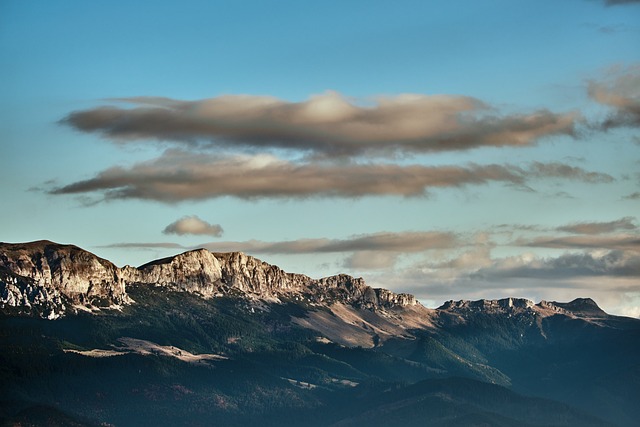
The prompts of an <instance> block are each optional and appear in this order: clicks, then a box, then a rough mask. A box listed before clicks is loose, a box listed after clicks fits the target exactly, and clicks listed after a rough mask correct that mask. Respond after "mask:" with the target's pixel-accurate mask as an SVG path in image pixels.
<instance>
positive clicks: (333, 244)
mask: <svg viewBox="0 0 640 427" xmlns="http://www.w3.org/2000/svg"><path fill="white" fill-rule="evenodd" d="M458 244H459V242H458V238H457V237H456V235H455V234H453V233H448V232H435V231H406V232H381V233H372V234H362V235H356V236H352V237H350V238H347V239H298V240H289V241H281V242H262V241H258V240H248V241H244V242H211V243H205V244H202V245H201V247H204V248H205V249H208V250H210V251H212V252H227V251H241V252H248V253H259V254H310V253H339V252H359V251H376V252H393V253H416V252H424V251H427V250H429V249H443V248H452V247H455V246H456V245H458Z"/></svg>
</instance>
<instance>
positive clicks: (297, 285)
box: [0, 241, 419, 311]
mask: <svg viewBox="0 0 640 427" xmlns="http://www.w3.org/2000/svg"><path fill="white" fill-rule="evenodd" d="M0 266H1V267H4V268H5V269H6V271H7V272H11V273H12V274H15V275H18V276H21V277H23V278H24V279H25V280H29V281H30V282H29V284H25V285H24V286H22V288H19V289H18V288H16V285H15V284H13V283H9V282H7V283H6V284H5V285H3V286H4V287H3V288H2V289H1V290H2V292H4V294H6V297H3V300H2V301H0V303H2V304H5V305H7V304H13V305H15V306H26V305H27V304H34V303H35V304H36V305H37V304H39V302H38V301H48V302H47V304H52V301H54V299H56V298H57V299H58V300H60V301H62V300H68V301H69V303H68V304H67V305H74V304H75V305H85V306H89V307H92V308H93V307H108V306H118V305H121V304H127V303H130V302H131V300H130V298H129V297H128V295H127V293H126V286H127V285H130V284H143V285H153V286H162V287H166V288H169V289H172V290H176V291H184V292H191V293H195V294H198V295H201V296H202V297H204V298H211V297H217V296H225V295H232V296H247V297H250V298H254V299H261V300H265V301H272V302H277V301H280V300H282V299H287V298H295V299H297V300H300V301H309V302H311V303H316V304H324V305H330V304H334V303H341V304H347V305H350V306H352V307H355V308H359V309H360V308H361V309H368V310H377V309H383V310H384V309H390V308H394V307H405V306H414V305H419V303H418V302H417V300H416V299H415V297H413V296H412V295H408V294H395V293H393V292H391V291H388V290H386V289H373V288H371V287H370V286H368V285H367V284H366V283H365V282H364V280H363V279H362V278H354V277H351V276H348V275H345V274H340V275H336V276H331V277H326V278H322V279H312V278H310V277H308V276H305V275H303V274H294V273H287V272H285V271H283V270H282V269H280V268H279V267H277V266H274V265H271V264H268V263H266V262H263V261H261V260H259V259H257V258H254V257H251V256H248V255H245V254H243V253H241V252H230V253H212V252H209V251H207V250H205V249H197V250H193V251H188V252H185V253H182V254H179V255H176V256H173V257H169V258H164V259H159V260H156V261H152V262H150V263H147V264H144V265H142V266H140V267H138V268H135V267H130V266H125V267H123V268H118V267H116V266H115V265H113V264H112V263H111V262H109V261H107V260H105V259H102V258H99V257H97V256H96V255H94V254H92V253H90V252H87V251H84V250H82V249H80V248H78V247H76V246H72V245H58V244H55V243H52V242H49V241H38V242H31V243H24V244H10V243H0ZM10 286H12V287H10ZM4 294H3V295H4ZM38 295H45V296H42V297H38ZM56 301H57V300H56ZM42 304H44V302H42ZM62 306H63V304H62V303H60V304H59V305H58V311H64V309H61V308H60V307H62Z"/></svg>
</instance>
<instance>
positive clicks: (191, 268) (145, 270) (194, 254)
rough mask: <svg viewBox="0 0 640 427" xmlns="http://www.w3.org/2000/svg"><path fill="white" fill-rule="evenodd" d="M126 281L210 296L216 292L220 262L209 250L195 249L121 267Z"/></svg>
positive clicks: (219, 275)
mask: <svg viewBox="0 0 640 427" xmlns="http://www.w3.org/2000/svg"><path fill="white" fill-rule="evenodd" d="M122 271H123V276H124V277H125V280H126V281H127V282H129V283H146V284H154V285H158V286H166V287H171V288H175V289H178V290H183V291H188V292H194V293H199V294H201V295H203V296H205V297H210V296H212V295H214V294H215V293H216V292H217V291H218V286H219V285H220V282H221V279H222V264H221V263H220V260H218V258H216V257H215V256H214V255H213V254H212V253H211V252H209V251H207V250H204V249H196V250H193V251H189V252H184V253H182V254H179V255H176V256H173V257H169V258H163V259H159V260H156V261H152V262H150V263H147V264H144V265H142V266H140V267H138V268H137V269H134V268H128V269H126V270H125V269H123V270H122Z"/></svg>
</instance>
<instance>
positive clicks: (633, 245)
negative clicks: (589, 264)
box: [514, 234, 640, 252]
mask: <svg viewBox="0 0 640 427" xmlns="http://www.w3.org/2000/svg"><path fill="white" fill-rule="evenodd" d="M514 244H516V245H519V246H529V247H539V248H555V249H609V250H625V251H633V252H640V236H638V235H633V234H621V235H605V236H597V235H595V236H594V235H586V236H566V237H536V238H534V239H531V240H526V239H519V240H517V241H516V242H514Z"/></svg>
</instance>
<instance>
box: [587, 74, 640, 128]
mask: <svg viewBox="0 0 640 427" xmlns="http://www.w3.org/2000/svg"><path fill="white" fill-rule="evenodd" d="M588 92H589V96H590V97H591V98H592V99H593V100H595V101H596V102H598V103H600V104H603V105H606V106H609V107H611V108H612V109H613V110H614V112H613V113H611V114H610V115H609V117H607V119H606V120H605V121H604V122H603V123H602V124H601V125H600V127H602V129H604V130H608V129H611V128H615V127H621V126H629V127H638V126H640V65H633V66H629V67H626V68H625V67H615V68H612V69H611V70H610V71H609V72H608V73H607V76H606V77H605V79H603V80H602V81H591V82H589V87H588Z"/></svg>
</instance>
